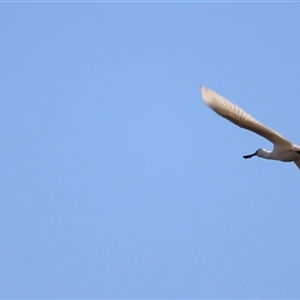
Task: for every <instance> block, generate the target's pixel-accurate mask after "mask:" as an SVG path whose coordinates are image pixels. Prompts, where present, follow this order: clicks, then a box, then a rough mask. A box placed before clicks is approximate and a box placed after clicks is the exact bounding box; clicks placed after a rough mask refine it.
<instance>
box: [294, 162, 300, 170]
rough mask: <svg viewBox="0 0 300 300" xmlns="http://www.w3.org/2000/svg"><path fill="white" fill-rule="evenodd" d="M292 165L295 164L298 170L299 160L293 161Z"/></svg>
mask: <svg viewBox="0 0 300 300" xmlns="http://www.w3.org/2000/svg"><path fill="white" fill-rule="evenodd" d="M294 163H295V164H296V166H297V167H298V168H299V169H300V160H295V161H294Z"/></svg>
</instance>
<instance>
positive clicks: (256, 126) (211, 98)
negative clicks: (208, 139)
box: [200, 86, 300, 169]
mask: <svg viewBox="0 0 300 300" xmlns="http://www.w3.org/2000/svg"><path fill="white" fill-rule="evenodd" d="M200 89H201V93H202V98H203V100H204V102H205V103H206V104H207V105H208V106H209V107H210V108H211V109H212V110H214V111H215V112H216V113H217V114H219V115H220V116H221V117H223V118H225V119H227V120H229V121H230V122H232V123H234V124H236V125H238V126H239V127H242V128H244V129H247V130H250V131H253V132H255V133H256V134H258V135H260V136H262V137H264V138H266V139H267V140H269V141H270V142H272V143H273V144H274V147H273V151H267V150H264V149H262V148H260V149H258V150H257V151H256V152H255V153H253V154H250V155H245V156H244V158H251V157H252V156H255V155H256V156H258V157H262V158H266V159H274V160H280V161H284V162H291V161H293V162H295V164H296V165H297V167H298V168H299V169H300V146H297V145H294V144H292V143H291V142H290V141H288V140H286V139H285V138H284V137H283V136H281V135H280V134H279V133H277V132H276V131H274V130H273V129H271V128H269V127H267V126H265V125H263V124H261V123H260V122H258V121H257V120H255V119H254V118H253V117H251V116H250V115H249V114H247V113H246V112H245V111H244V110H242V109H241V108H239V107H238V106H236V105H234V104H233V103H231V102H230V101H228V100H227V99H225V98H224V97H222V96H220V95H218V94H217V93H216V92H214V91H212V90H210V89H208V88H206V87H204V86H201V88H200Z"/></svg>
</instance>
